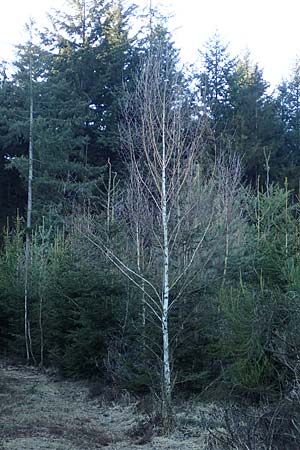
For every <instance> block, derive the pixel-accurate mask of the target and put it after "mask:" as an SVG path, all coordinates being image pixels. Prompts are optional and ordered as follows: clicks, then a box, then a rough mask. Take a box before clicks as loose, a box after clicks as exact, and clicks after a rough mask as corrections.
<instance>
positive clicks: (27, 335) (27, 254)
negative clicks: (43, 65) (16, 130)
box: [24, 49, 33, 362]
mask: <svg viewBox="0 0 300 450" xmlns="http://www.w3.org/2000/svg"><path fill="white" fill-rule="evenodd" d="M30 52H31V49H30ZM29 72H30V73H29V76H30V80H29V83H30V112H29V149H28V193H27V220H26V243H25V283H24V335H25V336H24V337H25V347H26V359H27V362H29V360H30V347H31V345H30V327H29V319H28V278H29V266H30V236H31V225H32V224H31V218H32V179H33V90H32V55H31V53H30V68H29Z"/></svg>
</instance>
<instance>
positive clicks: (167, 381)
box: [161, 110, 172, 428]
mask: <svg viewBox="0 0 300 450" xmlns="http://www.w3.org/2000/svg"><path fill="white" fill-rule="evenodd" d="M162 120H163V125H162V126H163V135H162V174H161V175H162V183H161V203H162V205H161V207H162V209H161V211H162V213H161V216H162V217H161V218H162V228H163V305H162V306H163V308H162V320H161V323H162V337H163V404H162V406H163V411H162V413H163V420H164V425H165V428H169V427H170V425H171V416H172V409H171V395H172V392H171V390H172V389H171V368H170V349H169V323H168V316H169V292H170V288H169V238H168V211H167V178H166V164H167V161H166V142H165V110H163V119H162Z"/></svg>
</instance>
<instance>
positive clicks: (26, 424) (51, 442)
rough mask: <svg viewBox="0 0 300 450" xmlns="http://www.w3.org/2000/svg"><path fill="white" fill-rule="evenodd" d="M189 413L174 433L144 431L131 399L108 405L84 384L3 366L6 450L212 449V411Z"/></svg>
mask: <svg viewBox="0 0 300 450" xmlns="http://www.w3.org/2000/svg"><path fill="white" fill-rule="evenodd" d="M184 409H185V410H184ZM184 409H183V408H181V409H180V412H178V413H177V417H176V421H177V424H178V426H177V427H176V431H175V432H174V434H173V435H171V436H170V437H163V436H158V433H157V432H156V430H155V428H154V430H152V428H149V427H148V428H147V426H146V427H145V429H144V430H143V426H141V423H142V422H143V421H145V417H143V416H142V415H141V413H138V411H137V405H136V403H130V402H129V400H128V399H127V401H126V399H125V400H124V399H123V401H122V402H111V403H110V404H106V405H104V404H103V402H100V400H99V399H97V398H96V399H91V398H90V396H89V391H88V388H87V387H85V386H84V385H83V384H81V383H73V382H69V381H57V380H55V378H54V377H52V378H51V377H49V376H47V375H45V374H42V373H40V372H39V371H38V370H36V369H33V368H24V367H16V366H10V365H2V367H1V368H0V448H1V449H3V450H42V449H43V450H46V449H49V450H50V449H53V450H54V449H55V450H79V449H80V450H94V449H99V448H106V449H107V450H121V449H122V450H134V449H138V448H139V449H141V448H142V449H143V450H203V449H206V448H207V446H206V444H205V442H206V435H207V431H206V428H207V422H206V419H205V417H206V416H207V408H204V407H202V408H200V407H197V408H196V407H195V408H194V409H193V408H191V405H186V408H184ZM138 429H139V430H140V431H141V432H140V433H139V432H137V430H138Z"/></svg>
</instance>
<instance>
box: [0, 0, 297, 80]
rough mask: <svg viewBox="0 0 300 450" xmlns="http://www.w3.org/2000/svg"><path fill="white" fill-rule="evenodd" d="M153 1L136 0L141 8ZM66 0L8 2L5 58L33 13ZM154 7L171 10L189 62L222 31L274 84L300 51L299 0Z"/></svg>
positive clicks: (0, 51) (0, 22)
mask: <svg viewBox="0 0 300 450" xmlns="http://www.w3.org/2000/svg"><path fill="white" fill-rule="evenodd" d="M149 1H150V0H135V3H136V4H138V5H139V6H146V5H149ZM64 3H65V0H26V1H24V0H14V1H12V2H5V6H4V5H3V6H2V11H1V16H0V59H1V58H3V57H4V58H9V55H11V53H12V45H11V44H15V43H18V42H20V41H21V40H22V31H23V26H24V23H25V22H26V20H28V17H29V16H30V15H31V16H33V17H34V18H35V19H36V20H37V22H38V23H40V22H41V21H42V20H43V21H45V11H49V10H50V8H51V7H57V8H59V7H62V5H64ZM152 3H153V6H158V5H161V6H162V10H163V11H164V12H166V13H169V14H172V13H173V18H172V19H171V20H170V27H171V29H172V30H173V32H174V36H175V40H176V44H177V46H178V47H180V48H181V49H182V58H183V60H184V61H185V62H195V61H196V59H197V56H198V52H197V50H198V49H199V48H201V47H202V46H203V43H204V42H205V41H206V40H207V39H208V37H209V36H211V35H212V34H213V33H214V32H215V31H216V30H218V31H219V32H220V34H221V36H222V37H223V38H224V40H225V41H229V42H230V44H231V45H230V49H231V51H232V53H233V54H236V53H241V52H242V51H243V50H246V49H249V50H250V51H251V54H252V58H253V60H254V61H257V62H258V63H259V64H260V66H261V67H262V68H264V74H265V78H266V79H267V80H268V81H270V82H272V83H273V84H274V83H277V82H279V81H280V80H281V78H282V77H283V76H286V75H287V74H288V73H289V70H290V69H291V67H292V65H293V63H294V61H295V59H296V57H297V55H300V28H299V23H298V22H299V17H300V2H298V1H296V0H285V2H279V1H271V0H251V1H246V0H209V1H207V0H172V1H171V0H161V1H160V2H159V1H158V0H152Z"/></svg>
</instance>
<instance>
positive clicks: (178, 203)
mask: <svg viewBox="0 0 300 450" xmlns="http://www.w3.org/2000/svg"><path fill="white" fill-rule="evenodd" d="M158 53H159V52H158ZM203 126H204V118H201V116H200V115H198V114H196V113H195V112H194V110H193V107H192V102H190V101H189V96H188V95H187V92H186V90H185V86H184V83H183V82H182V75H181V74H180V73H179V72H177V71H176V68H175V67H174V64H173V62H172V60H171V58H170V59H168V58H167V55H166V53H164V54H162V55H159V54H157V53H156V54H155V56H154V55H150V56H149V57H148V58H147V59H146V61H145V62H144V65H143V67H142V69H141V71H140V73H139V75H138V77H137V79H136V82H135V86H134V90H133V92H132V91H131V92H127V95H125V101H124V103H123V125H122V126H121V129H120V132H121V139H122V148H123V152H124V154H125V155H126V158H127V164H128V172H129V177H128V179H129V182H128V186H127V193H126V195H124V198H125V203H126V205H125V209H126V216H127V217H126V220H127V222H128V223H129V225H130V226H129V228H130V229H131V232H132V236H133V237H134V236H135V243H136V246H135V248H136V258H135V264H134V265H133V264H132V263H131V264H130V263H129V262H128V258H126V257H125V255H120V254H117V253H116V252H115V251H114V250H113V246H111V245H109V244H108V243H107V240H106V239H103V238H101V237H100V236H99V235H95V234H93V233H86V237H87V238H88V239H89V240H90V241H91V242H92V243H93V244H94V245H96V246H97V247H98V248H99V249H100V250H101V251H103V252H104V253H105V254H106V256H107V258H108V259H109V260H110V261H111V262H112V263H113V264H114V265H115V266H116V267H118V269H119V270H120V271H121V272H122V273H123V274H124V275H126V276H127V277H128V278H129V279H130V280H131V282H132V283H133V285H135V286H136V287H137V288H138V289H140V292H141V294H142V297H141V298H142V307H143V320H145V314H146V310H147V311H149V314H151V316H152V317H154V318H155V319H156V321H157V323H158V324H159V326H160V329H161V337H162V348H161V355H162V383H161V384H162V416H163V421H164V425H165V427H166V428H167V427H169V425H170V421H171V419H172V408H171V398H172V387H173V381H174V380H173V376H172V364H171V354H172V352H171V349H170V331H169V320H170V313H171V311H172V308H174V307H175V305H176V304H178V302H179V301H180V299H182V297H183V295H184V293H185V291H186V289H187V288H188V286H189V285H190V283H191V282H192V281H193V280H194V278H195V274H196V273H197V270H198V269H197V268H195V266H196V261H197V258H198V255H199V253H201V250H202V249H203V247H204V246H205V240H206V238H207V236H208V234H209V232H210V230H211V229H212V227H213V223H214V221H215V215H216V205H217V202H216V201H215V197H216V195H218V186H217V183H216V181H215V177H216V170H215V169H216V165H217V163H216V164H215V165H214V164H213V165H212V167H211V168H210V169H208V168H207V167H205V165H204V160H205V143H204V141H203ZM227 253H228V250H227ZM209 257H210V254H209V252H206V254H205V256H203V259H204V260H205V259H209ZM146 267H147V270H146ZM224 271H225V272H226V269H225V268H224Z"/></svg>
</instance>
